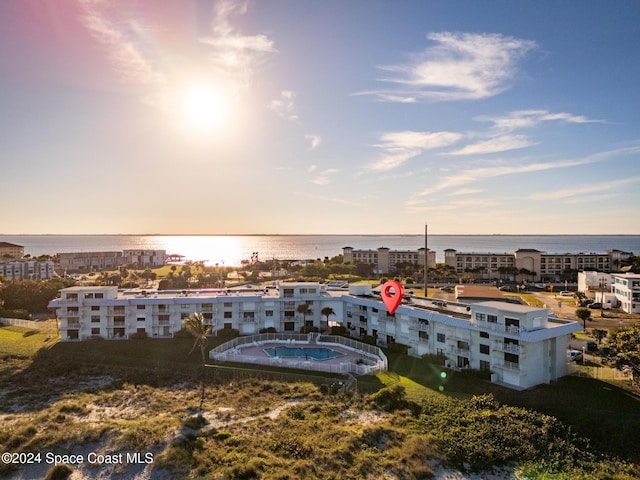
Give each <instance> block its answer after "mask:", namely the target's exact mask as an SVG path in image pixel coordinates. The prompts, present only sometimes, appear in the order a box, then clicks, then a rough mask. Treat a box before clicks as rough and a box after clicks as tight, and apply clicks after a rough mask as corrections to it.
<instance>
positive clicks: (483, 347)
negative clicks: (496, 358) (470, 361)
mask: <svg viewBox="0 0 640 480" xmlns="http://www.w3.org/2000/svg"><path fill="white" fill-rule="evenodd" d="M480 353H484V354H485V355H489V345H484V344H482V343H481V344H480Z"/></svg>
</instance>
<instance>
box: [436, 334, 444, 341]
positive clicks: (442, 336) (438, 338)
mask: <svg viewBox="0 0 640 480" xmlns="http://www.w3.org/2000/svg"><path fill="white" fill-rule="evenodd" d="M444 338H445V337H444V333H438V334H436V341H437V342H440V343H444Z"/></svg>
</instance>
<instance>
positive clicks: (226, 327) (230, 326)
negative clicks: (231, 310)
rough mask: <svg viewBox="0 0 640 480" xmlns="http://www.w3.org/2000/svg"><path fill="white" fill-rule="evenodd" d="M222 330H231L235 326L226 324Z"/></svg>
mask: <svg viewBox="0 0 640 480" xmlns="http://www.w3.org/2000/svg"><path fill="white" fill-rule="evenodd" d="M222 328H224V329H225V330H231V329H232V328H233V324H231V323H225V324H224V325H223V327H222Z"/></svg>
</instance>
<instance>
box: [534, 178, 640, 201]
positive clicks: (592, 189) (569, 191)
mask: <svg viewBox="0 0 640 480" xmlns="http://www.w3.org/2000/svg"><path fill="white" fill-rule="evenodd" d="M633 183H640V176H637V177H630V178H624V179H621V180H611V181H609V182H602V183H596V184H590V185H583V186H580V187H575V188H563V189H562V190H556V191H555V192H538V193H534V194H531V195H529V198H530V199H532V200H561V199H565V198H571V197H582V196H585V195H591V194H593V193H600V192H607V191H610V190H616V189H618V188H620V187H624V186H626V185H630V184H633Z"/></svg>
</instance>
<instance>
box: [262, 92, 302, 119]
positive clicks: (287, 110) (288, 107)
mask: <svg viewBox="0 0 640 480" xmlns="http://www.w3.org/2000/svg"><path fill="white" fill-rule="evenodd" d="M295 96H296V95H295V93H294V92H292V91H291V90H283V91H282V92H280V98H277V99H275V100H272V101H271V102H270V103H269V105H268V106H267V108H269V109H270V110H273V111H274V112H276V114H278V116H280V117H282V118H284V119H286V120H299V117H298V115H297V114H296V105H295V103H294V101H293V99H294V98H295Z"/></svg>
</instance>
